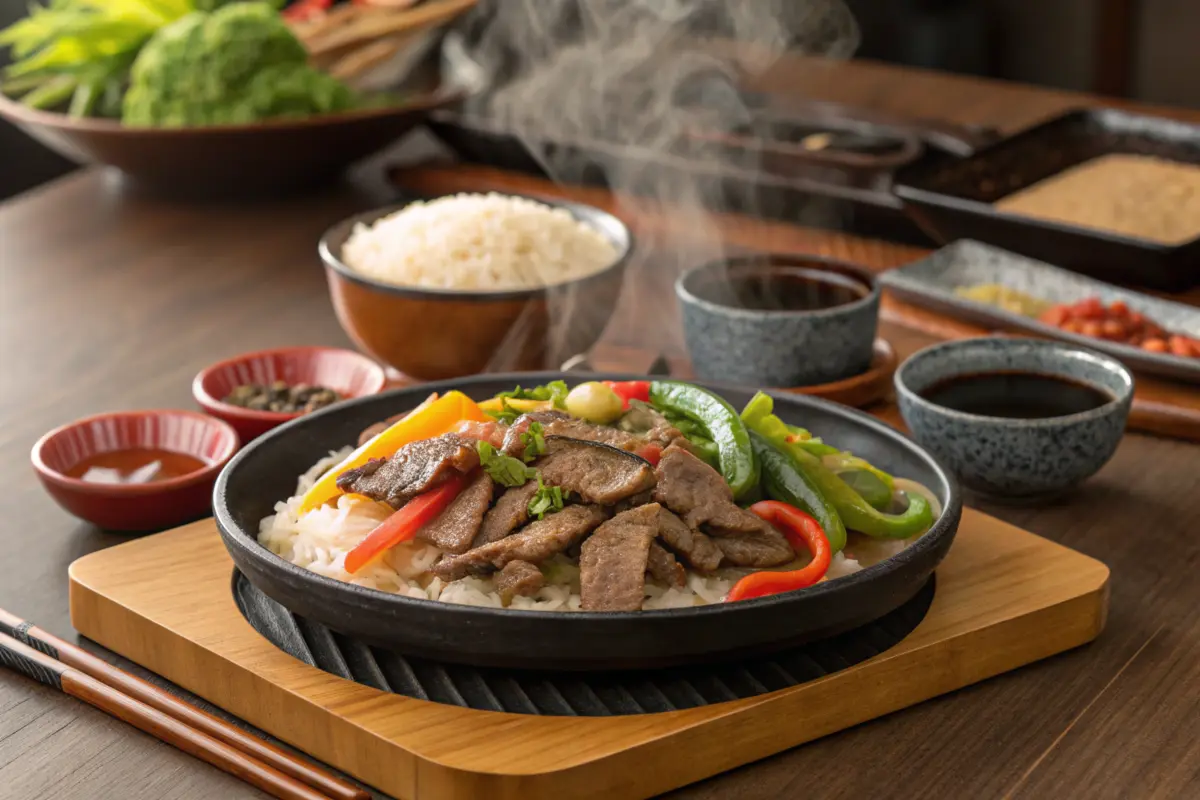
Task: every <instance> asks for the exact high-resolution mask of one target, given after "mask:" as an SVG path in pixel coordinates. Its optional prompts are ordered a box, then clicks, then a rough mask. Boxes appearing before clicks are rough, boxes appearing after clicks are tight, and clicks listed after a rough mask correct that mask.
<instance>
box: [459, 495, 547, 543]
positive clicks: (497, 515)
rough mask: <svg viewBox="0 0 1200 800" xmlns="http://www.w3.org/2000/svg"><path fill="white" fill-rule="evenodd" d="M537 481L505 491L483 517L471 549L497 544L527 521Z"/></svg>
mask: <svg viewBox="0 0 1200 800" xmlns="http://www.w3.org/2000/svg"><path fill="white" fill-rule="evenodd" d="M537 488H538V487H537V481H526V482H525V485H524V486H516V487H514V488H512V489H506V490H505V491H504V493H503V494H502V495H500V499H498V500H497V501H496V505H494V506H492V508H491V510H490V511H488V512H487V513H486V514H484V516H483V525H482V526H481V527H480V528H479V534H478V535H477V536H476V537H475V541H474V542H473V543H472V545H471V547H482V546H483V545H485V544H491V543H492V542H498V541H500V540H501V539H503V538H504V537H505V536H508V535H509V534H510V533H512V532H513V531H515V530H516V529H517V528H519V527H521V526H522V525H524V524H525V523H526V522H528V521H529V501H530V500H532V499H533V496H534V495H535V494H537Z"/></svg>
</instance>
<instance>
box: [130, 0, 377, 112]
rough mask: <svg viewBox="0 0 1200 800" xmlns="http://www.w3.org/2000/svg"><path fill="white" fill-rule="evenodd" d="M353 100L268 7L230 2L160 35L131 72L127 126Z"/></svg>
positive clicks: (320, 108)
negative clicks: (310, 58)
mask: <svg viewBox="0 0 1200 800" xmlns="http://www.w3.org/2000/svg"><path fill="white" fill-rule="evenodd" d="M354 102H355V98H354V95H353V93H352V92H351V91H350V89H349V88H347V87H346V86H345V85H344V84H342V83H341V82H340V81H338V80H337V79H335V78H333V77H331V76H329V75H327V74H325V73H323V72H320V71H318V70H315V69H313V68H312V67H310V66H309V65H308V53H307V51H306V50H305V48H304V45H303V44H301V43H300V41H299V40H298V39H297V38H296V37H295V35H294V34H293V33H292V32H291V30H290V29H289V28H288V26H287V24H286V23H285V22H284V20H283V18H282V17H280V15H279V14H278V13H277V12H276V11H275V9H274V8H272V7H271V6H270V5H269V4H267V3H262V2H253V3H252V2H246V3H233V4H231V5H226V6H223V7H221V8H218V9H217V10H216V11H214V12H212V13H211V14H203V13H195V14H189V15H188V16H186V17H183V18H182V19H179V20H176V21H175V22H173V23H171V24H170V25H168V26H166V27H164V28H162V29H161V30H159V31H158V32H157V33H155V35H154V37H153V38H152V39H150V41H149V42H147V43H146V45H145V46H144V47H143V48H142V49H141V52H140V53H139V54H138V56H137V60H136V61H134V63H133V67H132V68H131V70H130V86H129V91H128V92H127V93H126V94H125V100H124V105H123V108H122V116H121V118H122V121H123V122H124V123H125V124H127V125H139V126H156V127H185V126H193V125H223V124H238V123H249V122H256V121H259V120H263V119H270V118H276V117H303V116H310V115H313V114H322V113H328V112H334V111H341V110H344V109H348V108H351V107H352V106H353V105H354Z"/></svg>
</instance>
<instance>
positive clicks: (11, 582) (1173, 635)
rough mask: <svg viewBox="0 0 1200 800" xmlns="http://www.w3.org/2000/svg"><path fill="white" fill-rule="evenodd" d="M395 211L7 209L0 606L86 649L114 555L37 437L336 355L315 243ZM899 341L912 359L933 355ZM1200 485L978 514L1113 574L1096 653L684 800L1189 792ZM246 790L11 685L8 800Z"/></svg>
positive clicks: (868, 93)
mask: <svg viewBox="0 0 1200 800" xmlns="http://www.w3.org/2000/svg"><path fill="white" fill-rule="evenodd" d="M843 70H844V71H843V72H841V73H840V77H839V79H838V80H836V81H832V82H831V81H828V80H822V81H815V82H814V84H813V85H814V86H819V87H823V88H822V91H823V93H824V94H825V95H827V96H834V95H833V94H832V92H833V87H838V92H837V93H836V97H837V98H838V99H841V100H846V101H850V102H861V103H868V104H874V105H876V106H879V107H883V108H888V107H891V108H893V109H898V110H908V111H910V112H917V113H924V114H927V115H930V116H941V117H943V118H947V119H953V120H954V121H958V122H971V123H987V124H993V125H998V126H1000V127H1003V128H1013V127H1020V126H1022V125H1026V124H1028V123H1030V122H1032V121H1034V120H1035V119H1037V118H1039V117H1042V116H1045V115H1046V114H1050V113H1053V112H1054V111H1056V110H1058V109H1061V108H1064V107H1068V106H1072V105H1078V104H1080V103H1081V102H1084V101H1085V100H1084V99H1082V98H1080V97H1079V96H1071V95H1064V94H1060V93H1051V92H1042V91H1036V90H1032V89H1027V88H1023V87H1015V86H1011V85H1000V84H986V83H982V82H979V81H974V80H964V79H956V78H948V77H944V76H929V75H922V74H919V73H909V72H902V71H899V70H891V69H884V68H880V67H875V66H871V65H855V66H853V67H848V68H843ZM802 83H803V81H801V84H802ZM801 88H803V87H801ZM387 199H388V193H387V192H386V191H382V190H380V189H379V188H378V187H372V186H368V185H366V182H360V183H348V184H346V185H344V186H342V187H339V188H337V189H334V190H330V191H327V192H324V193H322V194H320V195H316V196H310V197H306V198H300V199H295V200H291V201H287V202H276V203H272V204H266V205H245V206H230V205H224V206H185V205H173V204H170V203H165V202H161V201H155V200H152V199H148V198H144V197H140V196H138V195H137V194H135V193H133V192H131V191H129V190H128V189H127V188H125V187H124V186H123V185H122V184H121V183H120V182H119V181H117V180H115V179H113V178H112V176H110V175H107V174H105V173H103V172H101V171H98V170H89V171H85V172H82V173H80V174H77V175H74V176H72V177H69V178H67V179H64V180H62V181H60V182H58V183H55V184H52V185H50V186H47V187H45V188H43V189H41V190H39V191H37V192H35V193H32V194H28V195H25V196H22V197H19V198H17V199H16V200H13V201H11V202H9V203H7V204H4V205H0V420H2V425H0V447H2V448H3V458H2V459H0V485H3V486H4V491H3V492H2V493H0V513H2V517H3V519H4V521H5V522H4V525H3V526H0V552H3V556H2V557H0V607H4V608H7V609H9V610H11V611H14V612H16V613H18V614H21V615H23V616H26V617H27V618H30V619H32V620H34V621H35V622H36V623H38V624H40V625H42V626H43V627H45V628H47V629H49V630H51V631H53V632H54V633H57V634H59V635H61V636H64V637H67V638H71V639H74V638H75V634H74V632H73V631H72V629H71V624H70V620H69V617H68V609H67V565H68V564H69V563H70V562H71V561H72V560H73V559H75V558H77V557H79V556H81V555H83V554H85V553H88V552H91V551H93V550H96V549H98V548H102V547H107V546H109V545H112V544H116V543H118V542H121V541H124V538H125V537H123V536H119V535H115V534H109V533H104V532H101V531H99V530H97V529H95V528H93V527H91V526H89V525H86V524H83V523H80V522H78V521H76V520H74V519H73V518H71V517H69V516H68V515H67V514H65V513H64V512H63V511H61V510H60V509H59V508H58V507H57V506H55V505H54V503H53V502H52V501H51V500H50V499H49V497H48V496H46V495H45V494H43V492H42V491H41V489H40V487H39V486H38V484H37V482H36V480H35V478H34V475H33V472H32V470H31V469H30V467H29V464H28V452H29V448H30V446H31V445H32V444H33V442H34V441H35V440H36V438H37V437H38V436H39V435H40V434H41V433H43V432H44V431H46V430H47V429H49V428H51V427H54V426H56V425H59V424H61V423H64V422H67V421H69V420H72V419H75V418H77V417H80V416H83V415H87V414H91V413H95V412H99V411H106V410H114V409H126V408H146V407H163V406H173V407H190V406H191V398H190V394H189V384H190V380H191V377H192V375H193V374H194V373H195V372H196V371H197V370H198V369H200V368H201V367H203V366H204V365H206V364H208V363H210V362H212V361H214V360H217V359H220V358H223V357H226V356H229V355H233V354H236V353H239V352H243V351H246V350H252V349H257V348H263V347H271V346H275V345H285V344H304V343H311V344H318V343H319V344H332V345H348V344H349V342H348V341H347V339H346V337H345V335H344V334H343V333H342V331H341V330H340V328H339V327H338V324H337V322H336V320H335V319H334V316H333V312H332V310H331V308H330V305H329V301H328V298H327V295H326V291H325V287H324V279H323V277H322V274H321V270H320V268H319V266H318V264H317V262H316V257H315V253H314V242H315V241H316V239H317V237H318V236H319V234H320V233H321V231H322V230H323V229H324V228H325V227H326V226H327V225H329V224H330V223H332V222H334V221H336V220H338V219H339V218H341V217H343V216H345V215H347V214H349V213H351V212H354V211H356V210H359V209H362V208H365V207H369V206H371V205H374V204H377V203H380V202H382V201H385V200H387ZM670 306H671V304H670V303H667V302H664V303H663V304H662V307H670ZM623 316H624V315H623ZM634 316H635V315H628V318H631V319H632V318H633V317H634ZM636 316H637V317H638V318H640V319H641V320H642V322H641V326H640V327H638V328H637V329H636V330H634V331H631V330H628V329H626V326H624V325H621V326H617V325H614V326H613V328H611V329H610V330H613V329H619V331H618V332H615V333H614V334H613V336H612V337H611V338H610V344H613V345H620V344H623V343H624V344H628V343H638V342H640V343H643V344H644V343H645V342H646V341H654V342H660V343H661V348H662V349H663V350H664V351H666V352H668V353H671V354H679V352H680V345H679V334H678V330H677V324H676V320H675V319H674V318H673V317H672V316H670V315H666V316H660V317H655V318H654V319H653V321H646V317H645V315H636ZM885 333H886V335H888V336H889V337H890V338H891V339H892V340H893V342H895V343H897V344H898V345H899V346H900V348H901V349H902V350H905V351H910V350H911V349H913V348H915V347H918V346H920V345H922V344H924V343H926V342H927V341H928V340H927V339H925V338H924V337H923V336H922V335H920V334H916V333H913V332H910V331H906V330H903V329H898V328H895V327H892V326H885ZM631 366H633V367H635V368H636V367H638V366H644V365H637V364H634V365H631ZM1198 488H1200V446H1196V445H1189V444H1184V443H1180V442H1175V441H1170V440H1165V439H1155V438H1149V437H1145V436H1138V435H1129V436H1127V437H1126V438H1125V440H1124V441H1123V442H1122V444H1121V446H1120V449H1119V450H1118V452H1117V454H1116V457H1115V458H1114V459H1113V461H1112V462H1111V463H1110V464H1109V465H1108V466H1107V467H1106V468H1105V469H1104V470H1103V471H1102V472H1101V473H1100V475H1099V476H1098V477H1096V478H1095V479H1094V480H1092V481H1090V482H1089V483H1088V484H1087V485H1086V486H1085V487H1084V488H1083V489H1081V490H1080V491H1079V492H1077V493H1076V494H1074V495H1072V496H1070V497H1069V498H1065V499H1063V500H1062V501H1060V502H1058V503H1056V504H1053V505H1050V506H1046V507H1040V508H1011V507H1003V506H992V505H987V504H984V505H983V506H982V507H983V508H984V510H986V511H988V512H989V513H992V514H995V515H997V516H999V517H1002V518H1004V519H1006V520H1008V521H1010V522H1013V523H1015V524H1018V525H1021V526H1023V527H1026V528H1028V529H1030V530H1032V531H1035V532H1037V533H1039V534H1041V535H1044V536H1047V537H1049V538H1051V539H1054V540H1055V541H1058V542H1061V543H1063V544H1065V545H1068V546H1070V547H1074V548H1076V549H1078V550H1080V551H1082V552H1084V553H1087V554H1089V555H1091V556H1094V557H1096V558H1099V559H1101V560H1102V561H1104V562H1105V563H1107V564H1108V565H1109V566H1110V567H1111V568H1112V573H1113V577H1112V601H1111V610H1110V615H1109V622H1108V627H1107V629H1106V631H1105V632H1104V634H1103V635H1102V636H1101V638H1100V639H1099V640H1098V641H1097V642H1095V643H1094V644H1092V645H1090V646H1087V647H1084V648H1081V649H1079V650H1078V651H1075V652H1071V653H1067V654H1063V655H1061V656H1059V657H1056V658H1053V659H1050V660H1048V661H1044V662H1041V663H1039V664H1035V665H1033V666H1030V667H1028V668H1025V669H1023V670H1020V671H1018V672H1015V673H1011V674H1008V675H1004V676H1000V677H998V678H995V679H993V680H991V681H988V682H986V683H984V684H981V685H977V686H974V687H971V688H968V689H966V690H963V691H960V692H957V693H955V694H953V695H951V696H947V697H942V698H939V699H936V700H933V701H931V702H928V703H925V704H923V705H921V706H918V707H916V708H912V709H909V710H907V711H904V712H901V713H898V714H895V715H892V716H891V717H888V718H885V719H881V720H877V721H874V722H871V723H868V724H865V725H862V726H859V727H858V728H855V729H853V730H850V731H847V732H844V733H842V734H839V735H837V736H833V737H830V738H828V739H825V740H822V741H819V742H816V743H814V744H811V745H808V746H805V747H802V748H800V749H798V750H795V751H792V752H788V753H784V754H782V755H779V756H776V757H774V758H770V759H767V760H765V761H763V762H761V763H758V764H754V765H751V766H748V767H745V768H743V769H740V770H737V771H734V772H731V773H728V774H725V775H722V776H719V777H717V778H714V779H712V780H709V781H706V782H704V783H701V784H697V785H694V786H691V787H687V788H685V789H682V790H679V791H678V792H676V793H674V795H672V796H673V797H678V798H681V799H682V798H688V800H699V799H700V798H714V799H715V798H746V799H747V800H749V799H750V798H762V797H793V796H804V797H813V798H820V797H850V796H881V797H955V798H957V797H963V798H966V797H970V798H986V797H1006V796H1014V797H1021V798H1044V797H1060V798H1069V797H1085V798H1109V797H1111V798H1141V797H1164V798H1168V797H1170V798H1173V797H1180V798H1183V797H1197V796H1200V580H1198V579H1197V571H1200V536H1198V535H1197V532H1196V525H1197V522H1198V521H1200V492H1198V491H1197V489H1198ZM89 646H90V645H89ZM970 656H971V654H970V653H964V654H963V658H970ZM258 796H260V795H259V794H258V793H257V792H255V791H254V790H252V789H249V788H248V787H246V786H245V785H243V784H240V783H238V782H237V781H235V780H233V779H232V778H229V777H227V776H225V775H224V774H222V773H220V772H217V771H216V770H214V769H211V768H209V767H208V766H206V765H204V764H202V763H200V762H198V761H195V760H193V759H191V758H189V757H187V756H184V755H182V754H181V753H179V752H177V751H175V750H173V749H171V748H170V747H168V746H166V745H162V744H159V743H158V742H156V741H155V740H153V739H151V738H149V737H147V736H144V735H142V734H140V733H138V732H136V731H134V730H132V729H131V728H129V727H127V726H125V725H123V724H122V723H119V722H115V721H113V720H110V719H108V718H107V717H105V716H103V715H101V714H100V713H99V712H96V711H93V710H92V709H90V708H87V707H84V706H82V705H81V704H79V703H78V702H76V701H74V700H71V699H69V698H65V697H62V696H58V695H55V694H53V693H51V692H49V691H47V690H43V689H42V688H40V687H39V686H36V685H35V684H33V683H31V682H30V681H28V680H26V679H25V678H22V677H18V676H16V675H13V674H11V673H8V672H6V671H0V798H21V799H22V800H25V798H30V799H31V800H32V799H33V798H54V799H55V800H76V799H77V798H79V799H82V798H88V799H89V800H90V799H91V798H151V797H153V798H177V799H178V800H192V799H193V798H215V797H247V798H249V797H258Z"/></svg>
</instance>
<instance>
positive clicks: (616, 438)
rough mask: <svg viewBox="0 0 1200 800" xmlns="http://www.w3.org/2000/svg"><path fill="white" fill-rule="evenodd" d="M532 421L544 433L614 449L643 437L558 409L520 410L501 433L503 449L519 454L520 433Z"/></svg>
mask: <svg viewBox="0 0 1200 800" xmlns="http://www.w3.org/2000/svg"><path fill="white" fill-rule="evenodd" d="M534 422H537V423H539V424H541V426H542V432H543V433H544V434H545V435H546V436H562V437H566V438H568V439H580V440H582V441H585V442H600V443H601V444H607V445H611V446H612V447H615V448H617V449H618V450H630V451H632V450H636V449H638V448H639V447H641V446H642V445H644V444H646V439H644V438H642V437H641V436H636V435H634V434H632V433H627V432H625V431H621V430H617V429H616V428H606V427H604V426H603V425H593V424H592V423H590V422H586V421H584V420H581V419H577V418H576V417H572V416H570V415H569V414H564V413H562V412H561V411H536V412H534V413H532V414H522V415H521V416H519V417H517V419H516V421H515V422H513V424H512V427H510V428H509V429H508V433H507V434H505V436H504V452H506V453H508V454H509V455H513V456H517V457H520V455H521V454H522V453H523V452H525V444H524V443H523V442H522V441H521V434H523V433H525V432H526V431H528V430H529V426H530V424H531V423H534Z"/></svg>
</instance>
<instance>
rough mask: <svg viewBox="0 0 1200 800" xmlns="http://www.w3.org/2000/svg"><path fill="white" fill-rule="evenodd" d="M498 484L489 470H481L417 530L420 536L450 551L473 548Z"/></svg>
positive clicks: (459, 551)
mask: <svg viewBox="0 0 1200 800" xmlns="http://www.w3.org/2000/svg"><path fill="white" fill-rule="evenodd" d="M494 486H495V484H494V483H492V479H491V478H489V477H488V475H487V473H485V472H483V471H482V470H480V472H479V475H478V476H476V477H475V479H474V480H473V481H471V483H470V484H469V485H468V486H467V488H465V489H463V490H462V492H461V493H460V494H459V495H458V497H456V498H454V502H453V503H451V504H450V505H449V506H447V507H446V508H445V510H443V511H442V513H441V514H438V515H437V516H436V517H434V518H433V519H432V520H430V522H429V524H427V525H425V526H424V527H423V528H421V530H419V531H417V538H418V539H420V540H421V541H424V542H429V543H430V544H432V545H434V546H435V547H438V548H441V549H442V550H445V551H446V552H447V553H465V552H467V551H468V550H470V549H471V542H473V541H474V540H475V536H476V534H478V533H479V526H480V525H481V524H482V523H483V515H484V514H485V513H486V512H487V510H488V506H489V505H490V504H491V502H492V492H493V490H494Z"/></svg>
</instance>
